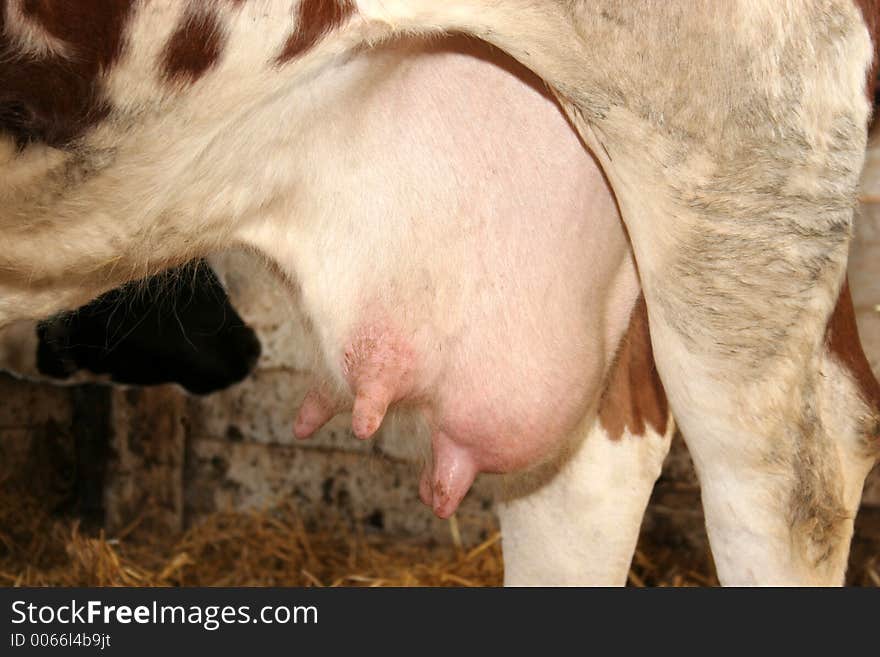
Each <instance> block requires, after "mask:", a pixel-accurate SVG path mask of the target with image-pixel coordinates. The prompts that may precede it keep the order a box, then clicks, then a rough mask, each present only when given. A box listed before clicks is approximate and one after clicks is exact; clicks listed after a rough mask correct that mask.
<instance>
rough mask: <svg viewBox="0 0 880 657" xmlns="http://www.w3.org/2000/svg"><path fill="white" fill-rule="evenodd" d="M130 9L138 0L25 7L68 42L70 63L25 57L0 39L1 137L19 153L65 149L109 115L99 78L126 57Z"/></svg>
mask: <svg viewBox="0 0 880 657" xmlns="http://www.w3.org/2000/svg"><path fill="white" fill-rule="evenodd" d="M6 4H7V3H6V2H5V1H4V2H3V5H2V9H5V8H6ZM131 7H132V0H77V1H76V2H56V1H53V0H23V2H22V3H21V13H22V15H23V16H24V18H25V20H29V21H31V22H33V23H34V25H36V26H38V27H40V28H42V29H44V30H45V31H46V32H47V33H48V34H49V35H51V36H52V37H54V38H56V39H58V40H60V41H62V42H64V43H65V45H66V46H67V50H68V51H69V55H70V56H69V57H61V56H58V55H47V56H45V57H34V56H32V55H20V54H18V53H16V50H15V46H14V45H13V43H11V41H10V39H9V37H8V36H6V34H5V33H0V55H2V56H0V131H3V132H6V133H7V134H10V135H11V136H12V137H13V138H14V139H15V141H16V143H17V144H18V145H19V146H20V147H23V146H24V145H26V144H27V143H29V142H44V143H46V144H48V145H50V146H55V147H61V146H64V145H66V144H68V143H70V142H71V141H73V140H74V139H76V138H77V137H80V136H81V135H82V134H83V133H84V132H86V131H87V130H88V129H89V128H90V127H92V126H94V125H95V124H96V123H98V122H99V121H101V119H103V118H104V117H105V116H106V115H107V114H108V112H109V110H110V108H109V106H108V104H107V101H106V99H105V98H104V96H103V92H102V89H101V84H100V82H101V76H102V75H103V74H104V73H106V72H107V71H108V70H109V69H110V68H111V67H112V65H113V64H114V62H115V61H116V60H117V58H118V57H119V55H120V53H121V52H122V46H123V40H124V34H125V25H126V22H127V20H128V18H129V16H130V14H131ZM3 27H5V26H3Z"/></svg>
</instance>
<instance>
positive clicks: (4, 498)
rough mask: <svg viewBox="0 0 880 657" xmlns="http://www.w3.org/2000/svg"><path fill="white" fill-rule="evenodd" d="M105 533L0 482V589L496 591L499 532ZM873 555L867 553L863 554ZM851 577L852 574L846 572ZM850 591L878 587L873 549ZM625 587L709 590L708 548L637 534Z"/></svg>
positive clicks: (252, 521) (296, 517) (231, 525)
mask: <svg viewBox="0 0 880 657" xmlns="http://www.w3.org/2000/svg"><path fill="white" fill-rule="evenodd" d="M138 524H139V523H135V524H134V525H133V526H131V527H129V528H126V529H125V530H123V531H121V532H120V533H119V535H117V536H106V535H105V534H104V533H103V532H102V531H100V530H98V531H96V532H86V531H84V530H83V529H82V528H81V527H80V524H79V523H78V521H76V520H74V519H69V518H68V519H64V518H57V517H53V516H52V514H51V513H49V512H48V511H47V510H46V508H45V506H44V505H43V504H41V502H40V501H39V500H38V499H36V498H35V497H34V496H32V495H29V494H28V493H27V492H26V491H22V490H21V489H18V490H15V489H12V488H10V487H8V486H7V487H6V488H3V487H2V486H0V585H2V586H499V585H500V584H501V583H502V578H503V562H502V554H501V536H500V534H499V532H498V531H497V530H496V529H494V528H489V529H490V531H489V534H488V538H487V539H486V540H485V541H483V542H482V543H480V544H478V545H456V544H455V540H454V538H455V537H456V536H457V534H458V532H456V531H455V526H454V522H453V524H451V526H450V537H451V540H450V543H449V544H437V543H432V542H426V541H419V540H415V539H400V538H394V537H389V536H387V535H383V534H381V533H371V532H368V531H365V530H363V529H354V530H353V529H351V528H350V527H347V526H346V525H345V524H344V523H337V524H336V525H335V526H332V527H324V528H320V529H316V528H309V527H307V526H306V523H304V522H303V521H302V519H301V517H300V514H299V513H298V510H297V509H296V508H294V507H293V506H292V505H289V504H287V505H282V506H280V507H278V508H275V509H272V510H269V511H264V512H248V513H243V512H237V513H217V514H215V515H212V516H210V517H208V518H207V519H206V520H205V521H204V522H201V523H199V524H198V525H197V526H195V527H193V528H192V529H190V530H189V531H187V532H185V533H184V534H182V535H180V536H167V537H165V536H157V535H155V533H151V532H148V531H138V526H137V525H138ZM872 549H873V548H872ZM851 570H852V569H851ZM855 571H856V572H855V573H854V574H852V573H851V575H852V577H851V579H854V581H853V583H857V584H863V585H873V586H880V559H878V556H877V554H876V551H874V554H873V555H869V556H868V557H867V558H866V559H864V560H863V562H861V563H859V564H858V567H857V568H856V569H855ZM629 583H630V585H632V586H711V585H716V584H717V580H716V579H715V576H714V573H713V570H712V566H711V559H710V557H709V555H708V551H705V550H704V551H703V552H702V553H699V551H698V552H695V551H694V550H692V549H686V548H684V547H682V545H681V544H678V545H676V544H674V543H673V544H668V543H667V544H664V542H663V541H662V540H661V541H660V542H659V543H658V542H656V541H654V540H653V539H652V536H650V535H649V536H646V537H643V540H642V541H641V543H640V546H639V549H638V551H637V552H636V555H635V559H634V561H633V566H632V569H631V571H630V576H629Z"/></svg>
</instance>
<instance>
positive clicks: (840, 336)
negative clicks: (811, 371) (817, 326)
mask: <svg viewBox="0 0 880 657" xmlns="http://www.w3.org/2000/svg"><path fill="white" fill-rule="evenodd" d="M825 344H826V346H827V349H828V351H829V352H830V353H832V354H834V356H836V357H837V360H839V361H840V362H841V364H843V365H844V366H845V367H846V368H847V369H848V370H849V371H850V373H851V374H852V376H853V378H854V379H855V381H856V384H857V385H858V387H859V391H860V392H861V394H862V396H863V397H864V398H865V401H867V402H868V404H870V405H871V407H872V408H873V409H874V410H875V411H876V412H880V383H878V382H877V379H876V378H875V377H874V373H873V372H872V371H871V365H870V364H869V363H868V359H867V358H866V357H865V352H864V351H863V350H862V342H861V340H860V339H859V327H858V325H857V324H856V313H855V310H854V308H853V302H852V296H851V295H850V292H849V281H848V280H844V282H843V287H841V288H840V295H839V296H838V297H837V305H836V306H835V307H834V313H833V314H832V315H831V317H830V318H829V320H828V327H827V329H826V330H825ZM878 437H880V436H878Z"/></svg>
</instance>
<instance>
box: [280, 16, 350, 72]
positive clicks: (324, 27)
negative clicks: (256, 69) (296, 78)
mask: <svg viewBox="0 0 880 657" xmlns="http://www.w3.org/2000/svg"><path fill="white" fill-rule="evenodd" d="M353 12H354V4H353V3H352V2H351V0H303V1H302V2H301V3H300V5H299V14H298V16H297V21H296V29H295V30H294V32H293V34H291V35H290V37H289V38H288V39H287V42H286V43H285V44H284V49H283V50H282V51H281V54H280V55H278V60H277V61H278V63H279V64H283V63H285V62H288V61H290V60H291V59H294V58H295V57H299V56H300V55H302V54H303V53H305V52H307V51H309V50H311V49H312V48H313V47H314V46H315V44H317V43H318V41H320V40H321V39H322V38H323V37H325V36H326V35H328V34H329V33H330V32H332V31H333V30H335V29H336V28H338V27H339V26H340V25H342V23H343V22H345V19H347V18H348V17H349V16H351V14H352V13H353Z"/></svg>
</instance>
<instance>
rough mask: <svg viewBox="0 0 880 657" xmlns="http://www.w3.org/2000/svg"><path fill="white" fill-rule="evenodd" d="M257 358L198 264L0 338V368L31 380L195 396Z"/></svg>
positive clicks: (243, 327)
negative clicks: (165, 388)
mask: <svg viewBox="0 0 880 657" xmlns="http://www.w3.org/2000/svg"><path fill="white" fill-rule="evenodd" d="M260 351H261V347H260V340H259V338H258V337H257V335H256V333H255V332H254V330H253V329H252V328H251V327H249V326H247V324H246V323H245V322H244V320H243V319H242V318H241V317H240V316H239V314H238V313H237V312H236V310H235V308H234V307H233V305H232V304H231V303H230V301H229V297H228V296H227V294H226V291H225V290H224V289H223V286H222V285H221V284H220V282H219V281H218V280H217V276H216V275H215V274H214V271H213V270H212V268H211V266H210V264H209V263H208V262H207V261H205V260H196V261H193V262H191V263H188V264H186V265H184V266H182V267H178V268H175V269H174V270H170V271H166V272H162V273H160V274H157V275H155V276H151V277H150V278H148V279H146V280H143V281H136V282H133V283H130V284H128V285H125V286H123V287H120V288H117V289H115V290H111V291H110V292H106V293H104V294H103V295H101V296H100V297H98V298H97V299H95V300H94V301H92V302H90V303H88V304H86V305H85V306H82V307H80V308H77V309H75V310H73V311H71V312H67V313H63V314H61V315H58V316H55V317H52V318H50V319H47V320H44V321H42V322H33V321H28V320H25V321H22V322H19V323H17V324H16V325H14V326H12V327H9V328H7V330H6V331H3V332H2V333H0V367H2V368H4V369H6V370H8V371H11V372H12V373H13V374H16V375H19V376H23V377H26V378H28V379H31V380H48V381H51V382H54V383H61V382H70V383H80V382H83V381H93V380H95V379H99V380H104V381H106V382H108V383H116V384H128V385H160V384H166V383H176V384H179V385H180V386H182V387H183V388H184V389H186V390H187V391H189V392H191V393H193V394H197V395H206V394H210V393H212V392H216V391H218V390H223V389H224V388H227V387H229V386H231V385H233V384H235V383H238V382H240V381H242V380H243V379H244V378H245V377H246V376H247V375H248V374H249V373H250V372H251V371H252V370H253V368H254V366H255V365H256V363H257V360H258V358H259V356H260Z"/></svg>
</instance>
